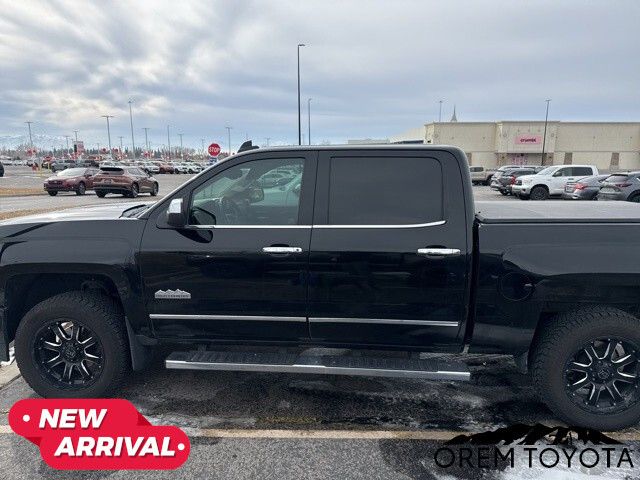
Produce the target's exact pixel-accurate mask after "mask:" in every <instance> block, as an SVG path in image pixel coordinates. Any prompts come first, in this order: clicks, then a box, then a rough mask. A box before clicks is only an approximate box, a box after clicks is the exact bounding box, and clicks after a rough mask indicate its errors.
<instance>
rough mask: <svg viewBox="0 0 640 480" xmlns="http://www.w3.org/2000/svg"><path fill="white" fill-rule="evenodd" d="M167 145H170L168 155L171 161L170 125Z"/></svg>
mask: <svg viewBox="0 0 640 480" xmlns="http://www.w3.org/2000/svg"><path fill="white" fill-rule="evenodd" d="M167 145H169V149H168V154H169V160H171V137H170V136H169V125H167Z"/></svg>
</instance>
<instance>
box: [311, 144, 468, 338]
mask: <svg viewBox="0 0 640 480" xmlns="http://www.w3.org/2000/svg"><path fill="white" fill-rule="evenodd" d="M462 175H463V173H462V172H461V171H460V167H459V163H458V162H457V161H456V159H455V158H454V157H453V156H452V155H451V154H449V153H446V152H439V151H432V150H429V151H425V150H418V149H416V150H413V151H411V150H407V151H403V150H398V151H394V150H386V151H373V150H369V151H367V150H362V151H351V150H350V151H335V152H329V151H324V152H321V153H320V157H319V162H318V186H317V190H316V207H315V217H314V227H313V233H312V238H311V257H310V279H309V326H310V332H311V337H312V339H313V340H318V341H322V342H333V343H345V344H352V343H359V344H364V345H380V346H403V345H404V346H407V345H410V346H437V345H442V346H447V345H449V346H450V345H451V344H452V343H453V342H454V341H455V338H456V337H457V336H458V333H459V332H460V330H461V326H462V324H463V322H464V320H465V318H466V315H467V305H468V304H469V298H468V292H469V288H468V283H469V276H468V275H469V271H470V255H471V245H470V239H468V238H467V235H468V233H467V225H468V224H467V222H471V221H472V219H467V218H466V214H465V201H468V200H465V196H464V192H463V180H462V178H463V177H462ZM464 175H468V172H466V171H465V172H464ZM467 183H468V182H467Z"/></svg>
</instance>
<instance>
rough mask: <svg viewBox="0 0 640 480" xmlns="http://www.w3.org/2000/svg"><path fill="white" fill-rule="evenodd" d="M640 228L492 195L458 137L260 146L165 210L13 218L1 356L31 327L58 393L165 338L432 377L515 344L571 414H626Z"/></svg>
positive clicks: (265, 359) (7, 231)
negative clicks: (477, 189)
mask: <svg viewBox="0 0 640 480" xmlns="http://www.w3.org/2000/svg"><path fill="white" fill-rule="evenodd" d="M639 232H640V208H638V206H637V205H634V204H626V203H622V202H615V204H612V203H608V202H593V204H591V203H589V204H575V203H573V202H562V203H560V202H558V203H556V204H554V205H553V207H552V208H551V206H550V205H549V203H545V202H527V203H521V202H515V203H513V202H488V203H485V204H476V205H474V201H473V196H472V188H471V179H470V177H469V166H468V163H467V160H466V157H465V155H464V153H463V152H462V151H461V150H459V149H458V148H454V147H441V146H416V145H402V146H371V147H360V146H358V147H336V146H328V147H295V148H267V149H257V150H256V149H251V150H247V151H243V152H241V153H239V154H237V155H235V156H233V157H230V158H228V159H226V160H224V161H221V162H219V163H217V164H215V165H214V166H212V167H210V168H208V169H207V170H205V171H204V172H202V173H201V174H199V175H198V176H196V177H194V178H193V179H191V180H190V181H188V182H187V183H185V184H184V185H182V186H181V187H179V188H178V189H176V190H175V191H174V192H172V193H171V194H169V195H167V196H166V197H165V198H163V199H161V200H160V201H158V202H157V203H155V204H148V205H144V204H142V205H133V204H111V205H106V206H105V205H101V206H97V207H84V208H82V209H76V210H67V211H65V212H60V213H53V214H44V215H40V216H30V217H22V218H16V219H12V220H8V221H4V222H2V223H0V358H1V359H3V360H6V359H7V358H8V355H9V353H8V347H9V344H10V342H12V341H14V345H15V354H16V359H17V362H18V366H19V368H20V371H21V372H22V375H23V377H24V379H25V380H26V381H27V382H28V383H29V385H30V386H31V387H32V388H33V389H34V390H35V391H36V392H37V393H38V394H40V395H42V396H44V397H100V396H105V395H108V394H113V393H114V392H117V391H118V387H119V385H121V383H122V382H123V381H124V380H125V379H126V376H127V372H128V371H129V370H130V369H133V370H139V369H142V368H144V366H145V363H146V361H147V359H148V358H149V356H150V354H151V353H152V352H153V349H154V348H156V347H157V346H159V345H171V346H172V347H170V348H169V350H168V351H169V352H171V353H169V354H168V357H167V358H166V360H165V365H166V367H167V368H174V369H197V370H236V371H263V372H293V373H316V374H338V375H339V374H343V375H366V376H391V377H412V378H421V379H424V380H429V381H433V380H445V381H451V380H468V379H469V377H470V374H469V370H468V369H467V366H466V364H465V363H464V354H466V353H468V352H469V353H474V352H475V353H490V354H506V355H512V356H513V357H514V358H515V361H516V364H517V365H518V367H519V368H520V369H521V370H522V371H523V372H530V374H531V379H532V381H533V384H534V386H535V388H536V389H537V391H538V392H539V394H540V397H541V399H542V400H543V401H544V402H546V404H547V405H548V406H549V407H550V408H551V410H552V411H553V412H555V414H556V415H557V416H558V417H559V418H560V419H562V420H564V421H565V422H567V423H568V424H572V425H581V426H588V427H592V428H599V429H604V430H612V429H619V428H623V427H626V426H629V425H633V424H636V423H637V422H638V421H639V419H640V389H639V388H638V387H639V385H640V356H639V355H640V320H639V319H638V315H639V314H640V309H639V307H640V248H638V244H637V242H636V240H637V239H638V238H640V237H639V235H638V233H639ZM311 347H315V348H314V353H315V354H314V355H311V354H310V352H309V348H311ZM318 347H327V348H326V350H321V352H326V355H324V354H323V355H317V348H318ZM333 347H336V348H333ZM163 350H165V349H164V348H163ZM336 352H341V354H339V355H338V354H336ZM421 352H444V353H454V354H455V353H459V354H460V356H458V355H445V356H440V358H450V359H451V360H446V361H444V360H437V361H436V360H433V359H425V358H424V357H425V355H421Z"/></svg>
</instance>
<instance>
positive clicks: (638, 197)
mask: <svg viewBox="0 0 640 480" xmlns="http://www.w3.org/2000/svg"><path fill="white" fill-rule="evenodd" d="M629 201H630V202H634V203H640V193H634V194H633V195H631V196H630V197H629Z"/></svg>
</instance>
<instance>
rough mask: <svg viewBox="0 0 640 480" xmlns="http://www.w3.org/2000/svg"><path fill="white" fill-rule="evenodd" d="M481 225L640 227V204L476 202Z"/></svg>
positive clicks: (477, 216) (477, 215)
mask: <svg viewBox="0 0 640 480" xmlns="http://www.w3.org/2000/svg"><path fill="white" fill-rule="evenodd" d="M475 206H476V220H477V221H478V222H481V223H590V222H594V223H640V204H636V203H630V202H586V201H583V202H579V201H568V200H566V201H557V202H555V201H554V202H550V201H544V202H535V201H528V202H524V201H515V202H513V201H511V202H510V201H495V202H476V204H475Z"/></svg>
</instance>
